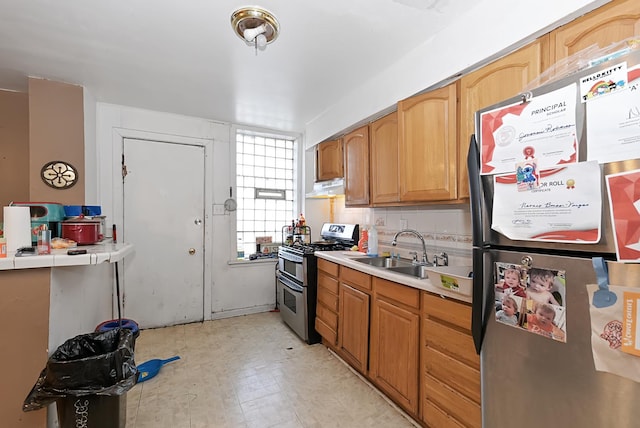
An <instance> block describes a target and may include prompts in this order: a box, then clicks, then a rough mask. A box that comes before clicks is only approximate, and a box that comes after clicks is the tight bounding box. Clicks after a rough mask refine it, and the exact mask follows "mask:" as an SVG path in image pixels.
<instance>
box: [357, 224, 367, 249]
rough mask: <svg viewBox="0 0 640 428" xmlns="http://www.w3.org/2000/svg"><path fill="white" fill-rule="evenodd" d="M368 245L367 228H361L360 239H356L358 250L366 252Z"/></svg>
mask: <svg viewBox="0 0 640 428" xmlns="http://www.w3.org/2000/svg"><path fill="white" fill-rule="evenodd" d="M368 247H369V232H368V231H367V229H365V228H362V231H361V232H360V240H359V241H358V251H360V252H361V253H366V252H367V249H368Z"/></svg>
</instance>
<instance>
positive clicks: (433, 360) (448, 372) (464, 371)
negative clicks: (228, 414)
mask: <svg viewBox="0 0 640 428" xmlns="http://www.w3.org/2000/svg"><path fill="white" fill-rule="evenodd" d="M422 352H423V354H424V356H423V359H422V361H423V370H424V372H423V373H425V374H428V375H430V376H432V377H434V378H436V379H437V380H439V381H440V382H442V383H444V384H446V385H448V386H449V387H450V388H451V389H453V390H455V391H457V392H459V393H460V394H462V395H464V396H465V397H467V398H468V399H470V400H472V401H475V402H476V403H480V371H479V370H477V369H474V368H473V367H470V366H468V365H466V364H464V363H462V362H460V361H458V360H456V359H454V358H451V357H450V356H448V355H445V354H443V353H441V352H439V351H438V350H436V349H433V348H430V347H428V346H427V347H424V348H422Z"/></svg>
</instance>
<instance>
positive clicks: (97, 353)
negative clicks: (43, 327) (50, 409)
mask: <svg viewBox="0 0 640 428" xmlns="http://www.w3.org/2000/svg"><path fill="white" fill-rule="evenodd" d="M134 347H135V339H134V338H133V332H132V331H131V330H130V329H126V328H115V329H113V330H108V331H104V332H94V333H87V334H81V335H79V336H76V337H74V338H72V339H69V340H67V341H66V342H64V343H63V344H62V345H60V347H59V348H58V349H57V350H56V351H55V352H54V353H53V354H52V355H51V357H49V360H48V361H47V366H46V367H45V368H44V370H42V372H41V373H40V376H39V377H38V380H37V381H36V383H35V385H34V386H33V388H32V389H31V392H30V393H29V395H27V398H26V399H25V400H24V404H23V405H22V410H23V411H25V412H28V411H31V410H37V409H41V408H43V407H45V406H47V405H49V404H51V403H52V402H54V401H56V400H57V399H59V398H65V397H67V396H74V397H81V396H85V395H122V394H124V393H125V392H127V391H128V390H129V389H131V388H132V387H133V385H135V384H136V382H137V379H138V369H137V368H136V363H135V361H134V358H133V351H134Z"/></svg>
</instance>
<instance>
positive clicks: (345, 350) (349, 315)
mask: <svg viewBox="0 0 640 428" xmlns="http://www.w3.org/2000/svg"><path fill="white" fill-rule="evenodd" d="M369 300H370V298H369V295H368V294H367V293H363V292H362V291H360V290H356V289H355V288H353V287H350V286H349V285H347V284H345V283H341V284H340V328H339V332H340V333H339V335H338V336H339V340H338V347H339V349H340V356H341V357H342V358H344V359H345V360H346V361H347V362H348V363H349V364H350V365H351V366H352V367H353V368H355V369H356V370H358V371H359V372H360V373H363V374H366V372H367V363H368V362H369Z"/></svg>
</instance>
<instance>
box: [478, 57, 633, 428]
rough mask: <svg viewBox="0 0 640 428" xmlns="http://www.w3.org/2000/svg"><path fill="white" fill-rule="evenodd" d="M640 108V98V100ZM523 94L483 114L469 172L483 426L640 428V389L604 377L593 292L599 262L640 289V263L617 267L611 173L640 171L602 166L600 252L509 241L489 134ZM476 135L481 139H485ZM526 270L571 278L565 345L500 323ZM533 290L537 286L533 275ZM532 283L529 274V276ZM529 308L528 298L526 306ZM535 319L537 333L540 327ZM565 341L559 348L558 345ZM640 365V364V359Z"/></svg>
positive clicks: (565, 293)
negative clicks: (485, 126) (489, 162)
mask: <svg viewBox="0 0 640 428" xmlns="http://www.w3.org/2000/svg"><path fill="white" fill-rule="evenodd" d="M623 61H626V62H627V64H628V65H632V64H639V63H640V52H635V53H634V52H632V53H631V54H627V55H625V56H622V57H619V58H615V59H612V60H609V61H605V62H603V63H601V64H599V65H596V66H593V67H590V68H587V69H584V70H582V71H579V72H576V73H574V74H571V75H569V76H567V77H565V78H563V79H561V80H557V81H555V82H553V83H549V84H546V85H544V86H540V87H538V88H536V89H534V90H532V91H531V93H530V94H529V96H532V97H533V98H534V99H535V97H537V96H540V95H542V94H546V93H550V92H552V91H554V90H556V89H558V88H563V87H566V86H567V85H570V84H571V83H572V82H577V81H578V79H579V78H580V77H581V76H593V75H594V73H596V74H595V75H597V73H598V70H604V69H606V68H607V67H610V66H611V65H612V64H617V63H619V62H623ZM580 96H581V95H580V93H579V91H577V92H576V126H575V130H576V140H577V141H578V143H579V144H578V146H577V150H576V155H577V160H578V161H580V162H582V161H586V160H587V159H588V153H587V146H588V144H587V136H588V135H590V134H589V133H588V132H587V126H590V127H594V126H597V125H596V124H595V123H587V122H588V120H587V118H588V117H590V116H587V114H586V108H587V107H585V104H586V103H582V102H581V100H580ZM637 99H638V105H640V91H638V93H637ZM520 101H523V102H526V99H524V98H522V97H520V96H518V97H514V98H513V99H510V100H505V101H504V102H503V103H499V104H497V105H494V106H491V107H488V108H485V109H482V110H480V111H478V112H477V114H476V134H475V136H471V142H470V147H469V156H468V167H469V175H470V191H471V215H472V221H473V274H474V278H473V314H472V331H473V336H474V341H475V345H476V349H477V351H478V353H479V354H480V356H481V377H482V420H483V427H485V428H502V427H505V428H506V427H518V428H525V427H532V428H534V427H535V428H540V427H581V428H590V427H593V428H602V427H616V428H622V427H629V428H630V427H640V383H637V382H634V381H632V380H630V379H628V378H626V377H623V376H618V375H615V374H611V373H607V372H602V371H596V369H595V365H594V360H593V355H592V347H591V340H592V339H591V326H590V311H589V305H590V302H589V296H588V293H587V289H586V287H585V285H586V284H594V283H596V282H597V278H596V274H595V271H594V266H593V257H602V258H604V259H605V260H606V261H607V266H608V274H609V282H610V283H612V284H618V285H623V286H630V287H634V286H635V287H640V265H639V264H633V263H620V262H617V261H616V249H615V241H614V236H613V231H612V225H611V219H610V214H609V210H610V207H609V202H608V197H607V187H606V185H605V183H604V177H605V176H606V175H608V174H611V173H615V172H622V171H630V170H635V169H640V152H638V153H637V155H636V156H635V159H633V156H631V158H630V159H628V160H621V161H616V162H609V163H604V164H600V165H599V168H600V170H601V176H602V180H603V183H602V187H601V200H602V212H601V224H602V226H601V232H602V233H601V237H600V240H599V241H598V242H597V243H594V244H578V243H558V242H541V241H537V240H520V239H509V238H507V237H506V236H505V235H504V234H502V233H499V232H497V231H496V230H493V229H492V215H493V208H494V197H495V196H496V195H495V189H494V187H495V181H494V179H495V177H494V175H491V174H488V175H484V174H482V175H481V168H482V166H481V165H482V160H481V158H482V153H481V151H482V144H481V143H482V141H481V138H482V137H481V130H480V129H479V123H480V117H481V114H482V113H483V112H487V111H491V110H495V109H496V108H499V107H500V106H506V105H513V104H514V103H518V102H520ZM476 136H478V138H477V139H476ZM508 266H516V267H521V268H522V270H524V271H527V269H528V270H529V272H531V269H532V268H535V267H540V268H544V269H548V270H551V271H553V272H554V273H557V274H562V279H563V281H564V289H563V290H562V293H561V294H560V295H556V296H555V297H556V299H554V300H558V302H556V303H560V305H561V306H562V310H563V311H564V316H565V317H564V319H563V320H562V333H563V336H562V337H560V338H559V337H554V338H550V337H549V335H547V336H545V335H541V334H535V333H533V332H532V331H529V330H528V329H526V328H524V327H523V325H522V323H521V320H522V314H518V317H520V318H518V317H516V320H517V322H520V323H521V324H520V325H509V324H507V323H505V322H501V321H499V320H498V318H497V316H496V314H497V312H498V310H503V309H505V308H503V307H502V305H503V304H504V305H508V303H505V302H506V301H500V302H499V301H497V300H496V299H497V295H499V294H500V293H499V292H497V291H496V290H499V288H498V287H497V285H496V284H497V283H498V281H499V280H500V278H499V276H500V275H501V274H503V273H501V272H500V270H501V269H502V268H505V269H506V267H508ZM524 277H525V278H524V279H523V280H522V284H523V286H524V287H525V289H526V287H527V286H529V285H530V284H528V282H527V281H530V280H531V277H528V278H527V274H526V273H525V274H524ZM521 278H522V276H521ZM520 301H523V299H520ZM520 309H521V310H522V311H526V309H527V308H526V307H523V306H520ZM531 320H533V318H531ZM532 324H533V321H532V322H531V323H529V324H527V325H528V326H531V325H532ZM554 339H555V340H554ZM638 358H640V357H638Z"/></svg>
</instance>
